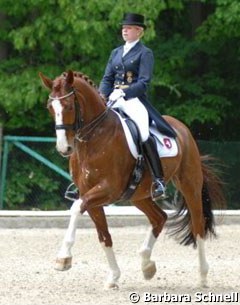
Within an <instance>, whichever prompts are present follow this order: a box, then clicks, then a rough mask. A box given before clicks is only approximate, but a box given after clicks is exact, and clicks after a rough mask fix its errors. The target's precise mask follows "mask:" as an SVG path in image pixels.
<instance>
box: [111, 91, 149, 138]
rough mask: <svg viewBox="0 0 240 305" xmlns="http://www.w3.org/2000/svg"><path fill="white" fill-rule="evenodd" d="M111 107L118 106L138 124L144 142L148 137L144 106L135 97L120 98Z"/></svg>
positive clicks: (147, 123) (146, 113)
mask: <svg viewBox="0 0 240 305" xmlns="http://www.w3.org/2000/svg"><path fill="white" fill-rule="evenodd" d="M112 108H120V109H121V110H122V111H123V112H125V113H126V114H127V115H128V116H129V117H130V118H131V119H132V120H133V121H134V122H135V123H136V124H137V126H138V128H139V131H140V135H141V140H142V142H145V141H146V140H147V139H148V137H149V117H148V112H147V109H146V108H145V106H144V105H143V104H142V103H141V101H140V100H139V99H138V98H137V97H135V98H132V99H129V100H125V99H124V98H122V97H121V98H120V99H118V100H117V101H116V103H115V104H114V105H113V106H112Z"/></svg>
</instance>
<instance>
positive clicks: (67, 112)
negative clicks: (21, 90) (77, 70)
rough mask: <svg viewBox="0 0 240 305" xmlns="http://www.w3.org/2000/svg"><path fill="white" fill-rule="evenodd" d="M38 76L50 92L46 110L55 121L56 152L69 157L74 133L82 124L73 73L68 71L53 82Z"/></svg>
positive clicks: (41, 75) (72, 147)
mask: <svg viewBox="0 0 240 305" xmlns="http://www.w3.org/2000/svg"><path fill="white" fill-rule="evenodd" d="M39 76H40V78H41V80H42V82H43V84H44V86H45V87H46V88H48V89H50V90H51V93H50V95H49V100H48V105H47V108H48V110H49V112H50V113H51V115H52V116H53V118H54V120H55V128H56V135H57V150H58V152H59V153H60V154H62V155H63V156H69V155H71V154H72V152H73V149H74V136H75V133H76V131H77V130H78V129H79V128H81V124H82V121H81V116H80V111H79V107H80V106H79V103H78V102H77V101H76V94H75V91H74V87H73V83H74V75H73V72H72V71H69V72H68V73H66V74H65V75H64V76H63V75H62V76H60V77H57V78H56V79H55V80H54V81H53V80H51V79H49V78H47V77H46V76H44V75H43V74H42V73H41V72H40V73H39Z"/></svg>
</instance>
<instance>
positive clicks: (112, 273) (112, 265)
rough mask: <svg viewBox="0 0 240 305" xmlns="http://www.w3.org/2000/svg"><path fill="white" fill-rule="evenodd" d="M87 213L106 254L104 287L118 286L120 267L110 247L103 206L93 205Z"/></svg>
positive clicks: (109, 236)
mask: <svg viewBox="0 0 240 305" xmlns="http://www.w3.org/2000/svg"><path fill="white" fill-rule="evenodd" d="M88 213H89V215H90V217H91V218H92V220H93V221H94V223H95V226H96V229H97V232H98V239H99V241H100V243H101V245H102V248H103V250H104V252H105V254H106V258H107V261H108V266H109V269H110V270H109V274H108V278H107V281H106V283H105V288H118V280H119V278H120V274H121V273H120V269H119V267H118V264H117V260H116V257H115V254H114V251H113V247H112V238H111V235H110V233H109V231H108V225H107V220H106V216H105V213H104V210H103V207H98V206H96V207H94V208H91V209H89V210H88Z"/></svg>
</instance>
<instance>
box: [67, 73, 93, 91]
mask: <svg viewBox="0 0 240 305" xmlns="http://www.w3.org/2000/svg"><path fill="white" fill-rule="evenodd" d="M62 76H63V77H64V78H66V77H67V72H63V73H62ZM73 76H74V77H76V78H81V79H84V80H85V81H86V82H87V83H88V84H89V85H90V86H91V87H93V88H95V89H98V87H97V85H96V84H95V83H94V82H93V81H92V80H91V79H90V78H89V77H88V76H87V75H86V74H84V73H82V72H78V71H73Z"/></svg>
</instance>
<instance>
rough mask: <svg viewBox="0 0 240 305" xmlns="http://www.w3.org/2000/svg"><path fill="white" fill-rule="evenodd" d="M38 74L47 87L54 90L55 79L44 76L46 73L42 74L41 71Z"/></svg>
mask: <svg viewBox="0 0 240 305" xmlns="http://www.w3.org/2000/svg"><path fill="white" fill-rule="evenodd" d="M38 75H39V77H40V78H41V80H42V83H43V85H44V86H45V87H46V88H48V89H50V90H52V86H53V81H52V80H51V79H50V78H48V77H46V76H44V75H43V74H42V72H39V73H38Z"/></svg>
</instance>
